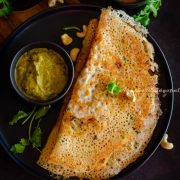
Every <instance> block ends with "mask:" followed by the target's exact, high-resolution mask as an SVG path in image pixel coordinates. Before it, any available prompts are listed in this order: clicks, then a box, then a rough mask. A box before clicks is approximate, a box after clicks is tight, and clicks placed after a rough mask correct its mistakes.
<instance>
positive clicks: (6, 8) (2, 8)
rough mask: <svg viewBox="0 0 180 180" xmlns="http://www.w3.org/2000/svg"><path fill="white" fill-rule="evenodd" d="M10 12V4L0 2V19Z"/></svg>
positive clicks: (4, 0)
mask: <svg viewBox="0 0 180 180" xmlns="http://www.w3.org/2000/svg"><path fill="white" fill-rule="evenodd" d="M11 11H12V5H11V3H10V2H9V1H8V0H0V17H7V16H8V15H9V14H10V12H11Z"/></svg>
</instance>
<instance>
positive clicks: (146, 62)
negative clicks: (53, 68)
mask: <svg viewBox="0 0 180 180" xmlns="http://www.w3.org/2000/svg"><path fill="white" fill-rule="evenodd" d="M146 34H147V31H146V30H145V29H143V28H142V27H140V26H139V25H137V24H136V23H135V22H134V21H133V19H132V18H130V17H129V16H128V15H127V14H126V13H125V12H123V11H116V10H113V9H112V8H107V9H102V12H101V15H100V18H99V22H98V26H97V28H96V33H95V37H94V38H93V42H92V45H91V48H90V51H89V53H88V54H89V55H88V57H87V54H86V56H85V57H84V60H83V64H84V65H83V68H82V70H81V72H80V73H77V75H78V77H77V80H76V82H75V84H74V86H73V88H72V91H71V93H70V95H69V98H68V99H67V101H66V103H65V105H64V108H63V110H61V113H60V116H59V118H58V121H57V124H56V126H55V127H54V129H53V131H52V133H51V134H50V136H49V138H48V142H47V144H46V146H45V148H44V149H43V151H42V153H41V156H40V158H39V160H38V164H39V165H40V166H41V167H43V168H45V169H47V170H48V171H50V172H51V173H53V174H56V175H60V176H64V177H72V176H77V177H79V178H87V179H107V178H110V177H112V176H114V175H116V174H118V173H119V172H120V171H121V170H122V169H124V168H125V167H126V166H128V165H129V164H130V163H132V162H133V161H135V160H136V159H137V158H138V157H139V156H141V155H142V154H143V151H144V149H145V148H146V146H147V144H148V142H149V140H150V139H151V136H152V133H153V130H154V128H155V126H156V123H157V120H158V118H159V112H160V103H159V99H158V93H157V83H158V76H157V75H156V74H155V73H153V74H152V73H150V72H153V71H155V70H156V71H157V68H158V66H157V64H156V63H155V62H154V59H153V53H154V49H153V47H152V45H151V44H150V43H149V42H148V41H147V39H146V38H145V36H146ZM87 49H88V48H87ZM79 63H80V61H79ZM80 64H81V63H80ZM77 72H79V71H77ZM110 82H116V83H117V85H119V86H120V87H121V92H120V93H119V94H118V95H114V96H113V95H111V94H110V93H108V91H107V89H106V86H107V85H108V84H109V83H110ZM128 91H133V94H134V96H135V97H136V98H135V101H134V100H132V99H131V98H129V97H128V96H127V92H128Z"/></svg>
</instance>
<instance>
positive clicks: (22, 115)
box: [9, 105, 51, 154]
mask: <svg viewBox="0 0 180 180" xmlns="http://www.w3.org/2000/svg"><path fill="white" fill-rule="evenodd" d="M50 108H51V105H48V106H42V107H40V108H39V109H38V110H37V111H36V109H37V106H35V107H34V108H33V110H32V111H31V112H30V113H26V112H24V111H18V113H17V114H16V115H14V116H13V119H12V120H11V121H10V122H9V124H10V125H12V126H13V125H14V124H16V123H18V122H19V120H20V119H24V121H23V123H22V125H23V124H25V123H26V122H28V120H30V123H29V128H28V139H26V138H21V139H20V141H19V143H16V144H14V145H12V146H11V148H10V151H11V152H13V153H16V154H20V153H23V152H24V150H25V148H26V147H27V146H29V145H30V144H31V145H32V147H33V148H35V149H37V150H38V151H40V150H39V148H40V147H41V136H42V130H41V128H40V126H39V123H40V121H41V119H42V118H43V117H44V116H45V115H46V114H47V113H48V111H49V109H50ZM34 120H38V123H37V126H36V127H35V128H34V131H33V132H32V125H33V122H34ZM31 134H32V136H31Z"/></svg>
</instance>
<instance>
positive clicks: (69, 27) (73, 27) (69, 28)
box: [63, 26, 80, 31]
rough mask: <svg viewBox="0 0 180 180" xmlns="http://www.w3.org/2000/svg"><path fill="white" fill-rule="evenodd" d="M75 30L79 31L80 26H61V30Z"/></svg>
mask: <svg viewBox="0 0 180 180" xmlns="http://www.w3.org/2000/svg"><path fill="white" fill-rule="evenodd" d="M72 29H74V30H77V31H80V28H78V27H76V26H68V27H65V28H63V30H65V31H67V30H72Z"/></svg>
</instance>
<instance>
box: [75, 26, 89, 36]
mask: <svg viewBox="0 0 180 180" xmlns="http://www.w3.org/2000/svg"><path fill="white" fill-rule="evenodd" d="M86 32H87V26H86V25H83V31H82V32H77V33H76V36H77V37H79V38H84V37H85V35H86Z"/></svg>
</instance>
